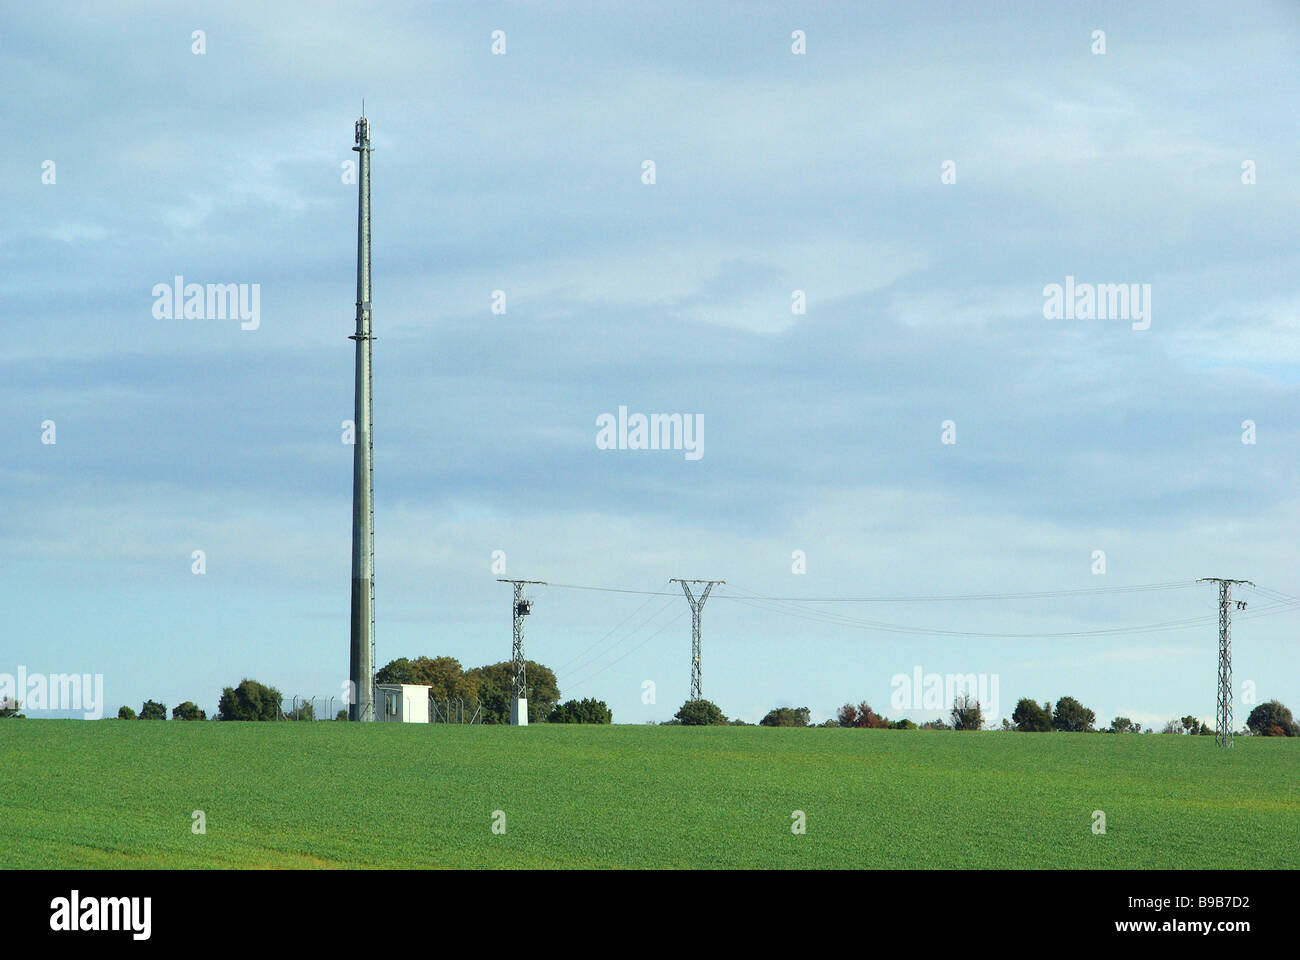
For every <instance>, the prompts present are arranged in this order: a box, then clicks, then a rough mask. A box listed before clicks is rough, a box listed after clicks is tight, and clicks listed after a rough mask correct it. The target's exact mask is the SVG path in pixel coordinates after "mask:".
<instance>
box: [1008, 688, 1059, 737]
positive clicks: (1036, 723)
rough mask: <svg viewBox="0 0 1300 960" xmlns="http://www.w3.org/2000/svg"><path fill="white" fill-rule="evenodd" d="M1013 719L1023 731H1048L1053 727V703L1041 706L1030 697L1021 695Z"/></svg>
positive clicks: (1018, 728)
mask: <svg viewBox="0 0 1300 960" xmlns="http://www.w3.org/2000/svg"><path fill="white" fill-rule="evenodd" d="M1011 719H1012V721H1013V722H1014V723H1015V725H1016V729H1017V730H1019V731H1020V732H1021V733H1046V732H1047V731H1049V730H1051V729H1052V705H1051V704H1050V703H1044V704H1043V705H1042V706H1041V707H1040V706H1039V705H1038V704H1037V703H1035V702H1034V701H1033V700H1030V699H1029V698H1028V697H1021V698H1020V701H1019V702H1018V703H1017V704H1016V709H1015V710H1014V711H1013V712H1012V714H1011Z"/></svg>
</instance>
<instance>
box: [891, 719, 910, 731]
mask: <svg viewBox="0 0 1300 960" xmlns="http://www.w3.org/2000/svg"><path fill="white" fill-rule="evenodd" d="M889 729H890V730H915V729H916V724H915V723H913V722H912V721H911V720H908V719H907V718H906V717H904V718H903V719H901V720H891V721H890V722H889Z"/></svg>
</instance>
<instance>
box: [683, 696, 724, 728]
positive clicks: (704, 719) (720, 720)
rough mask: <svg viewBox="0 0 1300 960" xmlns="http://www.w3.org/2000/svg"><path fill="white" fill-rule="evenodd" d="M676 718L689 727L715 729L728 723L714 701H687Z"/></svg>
mask: <svg viewBox="0 0 1300 960" xmlns="http://www.w3.org/2000/svg"><path fill="white" fill-rule="evenodd" d="M674 718H675V719H676V720H677V721H678V722H679V723H681V724H683V725H685V726H688V727H714V726H721V725H722V724H725V723H726V722H727V718H726V717H725V716H723V715H722V709H721V708H720V707H719V706H718V705H717V704H716V703H714V702H713V701H712V700H687V701H686V702H685V703H683V704H682V706H681V709H680V710H678V711H677V713H676V714H674Z"/></svg>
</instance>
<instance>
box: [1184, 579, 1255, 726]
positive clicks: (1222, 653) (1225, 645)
mask: <svg viewBox="0 0 1300 960" xmlns="http://www.w3.org/2000/svg"><path fill="white" fill-rule="evenodd" d="M1196 582H1197V583H1217V584H1218V585H1219V693H1218V698H1217V700H1216V703H1215V706H1214V743H1215V746H1219V747H1231V746H1232V585H1233V584H1234V583H1245V584H1248V585H1249V586H1252V587H1253V586H1254V584H1253V583H1251V582H1250V581H1249V580H1229V579H1226V578H1222V577H1202V578H1201V579H1200V580H1197V581H1196ZM1241 609H1243V610H1244V609H1246V604H1245V603H1244V602H1242V603H1241Z"/></svg>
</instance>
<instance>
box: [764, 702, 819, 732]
mask: <svg viewBox="0 0 1300 960" xmlns="http://www.w3.org/2000/svg"><path fill="white" fill-rule="evenodd" d="M811 721H812V711H811V710H809V709H808V708H807V707H777V708H776V709H775V710H769V711H768V712H767V716H765V717H764V718H763V719H762V720H760V721H758V725H759V726H760V727H807V726H810V725H811Z"/></svg>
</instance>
